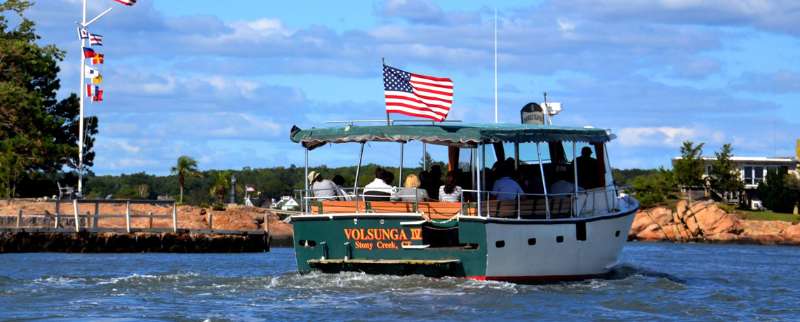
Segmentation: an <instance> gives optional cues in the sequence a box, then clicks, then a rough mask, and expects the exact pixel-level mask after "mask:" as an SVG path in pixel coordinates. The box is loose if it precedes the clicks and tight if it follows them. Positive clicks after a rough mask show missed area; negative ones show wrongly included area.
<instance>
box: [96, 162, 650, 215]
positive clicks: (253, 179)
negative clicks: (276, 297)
mask: <svg viewBox="0 0 800 322" xmlns="http://www.w3.org/2000/svg"><path fill="white" fill-rule="evenodd" d="M437 163H439V164H441V163H440V162H437ZM442 165H443V164H442ZM376 167H378V165H375V164H368V165H365V166H362V168H361V170H360V171H361V174H360V176H359V177H360V179H359V186H364V185H365V184H367V183H369V182H370V181H371V180H372V179H373V174H374V172H375V168H376ZM384 168H385V169H387V170H389V171H392V172H394V173H395V174H397V171H398V169H397V168H396V167H384ZM443 168H445V167H443ZM312 170H316V171H318V172H320V173H321V174H322V176H323V177H324V178H328V179H330V178H332V177H333V176H334V175H337V174H338V175H341V176H342V177H344V179H345V187H352V185H353V180H354V178H355V173H356V167H355V166H351V167H337V168H329V167H326V166H321V167H315V168H313V169H312ZM421 170H422V169H421V168H420V167H416V168H404V169H403V176H404V177H405V175H406V174H409V173H419V172H420V171H421ZM655 171H657V170H655V169H652V170H642V169H630V170H617V169H614V178H615V180H616V182H617V184H619V185H628V184H630V182H631V180H632V178H634V177H636V176H641V175H645V174H649V173H653V172H655ZM304 174H305V172H304V169H303V168H302V167H297V166H294V165H292V166H289V167H275V168H260V169H252V168H243V169H242V170H224V171H220V170H208V171H201V172H199V175H197V176H192V177H187V178H186V183H185V184H186V187H185V192H184V203H187V204H195V205H210V204H213V203H215V202H219V201H220V200H218V199H219V198H218V197H216V196H215V195H214V193H213V191H212V190H214V189H212V187H214V185H215V183H216V182H215V180H216V178H218V177H219V176H220V175H222V176H224V177H226V178H230V176H231V175H233V176H235V177H236V187H235V189H236V201H237V202H242V198H243V197H244V189H245V186H246V185H247V186H251V187H254V188H255V189H256V190H257V191H258V192H260V197H258V196H254V198H252V199H253V201H254V202H256V200H260V202H264V201H269V199H270V198H276V199H277V198H280V197H281V196H284V195H292V194H293V192H294V190H295V189H302V188H303V177H304ZM228 181H230V180H228ZM394 184H395V185H402V182H401V180H400V179H398V178H395V182H394ZM85 189H86V195H87V197H88V198H105V197H107V196H109V195H110V196H112V197H113V198H130V199H155V198H158V197H162V198H163V197H168V198H176V199H177V195H178V189H179V187H178V178H177V176H175V175H168V176H156V175H150V174H146V173H134V174H123V175H115V176H110V175H109V176H92V177H89V178H88V180H87V182H86V185H85ZM225 191H230V186H227V187H225ZM228 198H229V194H228V192H226V194H225V198H224V202H227V201H228Z"/></svg>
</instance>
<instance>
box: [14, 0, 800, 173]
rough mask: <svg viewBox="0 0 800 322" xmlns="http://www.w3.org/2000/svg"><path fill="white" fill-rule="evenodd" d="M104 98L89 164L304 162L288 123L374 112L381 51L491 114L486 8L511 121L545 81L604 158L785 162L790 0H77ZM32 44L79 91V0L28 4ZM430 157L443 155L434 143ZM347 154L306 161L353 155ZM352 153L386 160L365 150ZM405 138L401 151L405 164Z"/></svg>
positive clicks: (122, 169) (465, 109) (795, 117)
mask: <svg viewBox="0 0 800 322" xmlns="http://www.w3.org/2000/svg"><path fill="white" fill-rule="evenodd" d="M108 7H114V10H113V11H112V12H111V13H110V14H108V15H107V16H106V17H104V18H103V19H101V20H100V21H98V22H97V23H95V24H94V25H93V26H91V27H90V31H91V32H93V33H97V34H101V35H103V36H105V39H104V46H103V47H100V49H99V51H100V52H103V53H104V54H105V58H106V59H105V60H106V62H105V64H104V65H103V66H102V73H103V76H104V87H105V94H104V95H105V97H104V98H105V102H103V103H102V104H92V105H88V107H87V114H90V115H97V116H99V118H100V134H99V136H98V137H97V142H96V149H97V157H96V160H95V166H94V168H93V170H94V171H95V172H96V173H98V174H119V173H132V172H139V171H145V172H148V173H155V174H165V173H167V172H168V170H169V168H170V166H171V165H172V164H173V163H174V162H175V159H176V158H177V157H178V156H180V155H184V154H185V155H189V156H192V157H194V158H196V159H198V161H199V164H200V167H201V168H202V169H220V168H234V169H238V168H242V167H245V166H250V167H269V166H277V165H289V164H292V163H293V164H297V165H300V164H302V163H303V153H302V149H301V148H299V146H297V145H295V144H292V143H291V142H290V141H289V140H288V133H289V129H290V128H291V126H292V125H293V124H297V125H298V126H300V127H301V128H308V127H311V126H324V125H325V121H330V120H343V119H380V118H383V117H384V110H383V108H384V107H383V92H382V83H381V82H382V78H381V68H380V60H381V57H385V58H386V61H387V63H389V64H391V65H394V66H397V67H401V68H404V69H406V70H410V71H414V72H418V73H423V74H429V75H436V76H447V77H451V78H452V79H453V80H454V83H455V99H454V105H453V109H452V112H451V116H450V118H451V119H458V120H463V121H465V122H489V121H491V120H492V119H493V105H492V104H493V87H492V86H493V78H492V24H493V13H494V9H495V8H496V9H497V10H498V15H499V22H498V25H499V41H498V44H499V51H500V56H499V62H500V66H499V71H500V77H499V83H500V96H499V101H500V104H499V105H500V118H501V120H502V121H505V122H517V121H518V111H519V109H520V108H521V107H522V106H523V105H524V104H525V103H527V102H538V101H540V100H541V95H542V92H544V91H547V92H548V95H549V97H550V98H551V99H553V100H556V101H560V102H562V103H563V105H564V112H563V114H562V115H559V116H557V117H556V118H555V122H556V123H557V124H559V125H577V126H584V125H593V126H595V127H601V128H610V129H612V131H613V132H615V133H616V134H617V135H618V139H617V140H615V141H614V142H613V143H612V145H611V146H610V153H611V157H612V165H614V166H615V167H621V168H631V167H657V166H667V165H668V164H669V159H670V158H671V157H672V156H674V155H676V154H677V151H678V146H679V144H680V142H681V141H683V140H693V141H698V142H705V143H706V149H705V154H712V153H713V151H715V150H717V149H718V148H719V146H720V145H722V144H724V143H732V144H733V146H734V152H735V154H737V155H741V156H746V155H752V156H773V155H792V154H793V151H794V141H795V140H796V139H798V138H800V108H798V107H797V106H796V105H797V102H798V99H799V98H800V67H798V64H797V62H798V60H799V59H800V37H799V36H800V24H797V23H796V22H797V21H800V3H798V2H795V1H756V0H730V1H721V0H719V1H699V0H661V1H644V0H627V1H622V0H596V1H590V0H567V1H502V2H501V1H437V2H433V1H412V0H385V1H338V2H336V3H331V2H323V1H308V2H303V3H300V2H291V1H255V0H248V1H241V0H237V1H210V0H208V1H207V0H193V1H189V0H169V1H166V0H157V1H156V0H139V1H138V3H137V4H136V5H135V6H133V7H130V8H128V7H123V6H120V5H118V4H116V3H114V2H113V1H111V0H89V15H90V16H94V15H95V14H97V13H99V12H100V11H102V10H104V9H105V8H108ZM28 16H29V17H30V18H31V19H33V20H34V21H35V22H36V23H37V24H38V30H39V33H40V34H41V35H42V39H41V43H43V44H56V45H57V46H58V47H60V48H62V49H65V50H66V51H67V55H66V59H65V60H64V61H63V62H62V63H61V74H60V76H61V80H62V85H63V87H62V91H61V95H62V96H64V95H68V93H70V92H75V91H77V90H78V88H77V87H78V80H79V78H78V77H79V75H78V70H79V65H78V61H79V56H78V54H79V47H80V46H79V43H78V41H77V40H76V35H75V28H74V26H75V25H74V23H75V21H77V20H79V19H80V1H78V0H47V1H43V0H40V1H38V2H37V3H36V4H35V5H34V6H33V8H32V9H31V10H30V12H29V13H28ZM432 152H434V157H435V158H438V159H444V155H445V153H444V150H441V151H440V150H435V149H433V150H432ZM356 153H357V151H356V149H355V147H354V146H341V147H332V148H328V147H326V148H323V149H318V150H315V151H313V152H312V156H311V162H312V164H315V165H319V164H327V165H329V166H338V165H350V164H354V163H355V161H356V158H357V156H356V155H355V154H356ZM367 153H368V157H367V161H369V162H377V163H383V164H397V163H398V162H399V161H398V157H399V150H398V147H396V146H393V145H387V144H372V145H370V146H369V147H368V150H367ZM419 157H420V149H419V145H410V146H408V149H407V150H406V157H405V162H406V164H416V163H417V162H418V160H419Z"/></svg>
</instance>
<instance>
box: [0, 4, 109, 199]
mask: <svg viewBox="0 0 800 322" xmlns="http://www.w3.org/2000/svg"><path fill="white" fill-rule="evenodd" d="M30 6H31V4H30V2H29V1H24V0H8V1H5V2H4V3H2V4H0V12H2V15H0V169H2V170H0V193H2V194H3V195H5V196H6V197H13V196H14V195H16V190H17V189H16V188H17V185H18V184H19V183H20V182H22V181H23V180H25V179H29V178H31V177H32V176H33V175H35V174H42V173H56V172H59V171H62V169H64V167H65V166H66V167H68V168H72V169H77V166H78V162H77V159H78V155H77V154H78V148H77V146H76V145H77V141H78V134H77V133H78V125H77V124H78V114H79V113H78V110H79V105H78V97H77V96H76V95H75V94H72V95H70V96H69V97H67V98H65V99H63V100H60V101H59V100H58V99H57V98H56V95H57V92H58V90H59V89H60V87H61V84H60V81H59V79H58V72H59V68H58V62H59V61H61V60H63V58H64V52H63V51H61V50H59V49H58V48H56V47H55V46H53V45H46V46H41V45H39V44H37V41H38V40H39V39H40V37H39V36H38V35H37V34H36V33H35V30H34V23H33V22H32V21H30V20H28V19H26V18H25V17H24V16H23V12H24V11H25V10H27V9H28V8H29V7H30ZM12 15H16V16H17V17H18V19H17V18H11V19H9V17H11V16H12ZM9 21H14V22H16V23H17V24H16V28H12V27H11V26H10V25H9ZM86 125H87V128H86V134H87V135H86V143H87V144H86V146H85V147H86V149H84V152H85V156H84V164H85V165H86V166H88V167H90V166H91V165H92V163H93V158H94V152H92V146H93V143H94V139H93V137H94V135H96V134H97V118H87V119H86Z"/></svg>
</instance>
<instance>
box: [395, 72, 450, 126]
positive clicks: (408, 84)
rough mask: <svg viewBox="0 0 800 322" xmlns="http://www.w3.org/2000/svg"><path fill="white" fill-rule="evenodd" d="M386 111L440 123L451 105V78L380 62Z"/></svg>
mask: <svg viewBox="0 0 800 322" xmlns="http://www.w3.org/2000/svg"><path fill="white" fill-rule="evenodd" d="M383 85H384V95H385V99H386V113H396V114H402V115H406V116H412V117H422V118H428V119H432V120H434V121H437V122H442V121H444V120H445V119H446V118H447V114H448V113H450V107H451V106H452V105H453V81H452V80H451V79H449V78H445V77H434V76H428V75H422V74H415V73H410V72H406V71H403V70H400V69H397V68H394V67H391V66H387V65H383Z"/></svg>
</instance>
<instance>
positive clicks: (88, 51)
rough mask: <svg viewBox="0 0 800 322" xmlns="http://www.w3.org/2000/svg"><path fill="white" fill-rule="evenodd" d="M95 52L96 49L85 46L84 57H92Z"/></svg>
mask: <svg viewBox="0 0 800 322" xmlns="http://www.w3.org/2000/svg"><path fill="white" fill-rule="evenodd" d="M95 54H96V53H95V52H94V49H91V48H89V47H83V58H92V57H94V55H95Z"/></svg>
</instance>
